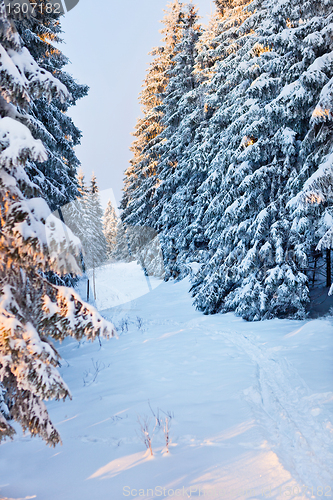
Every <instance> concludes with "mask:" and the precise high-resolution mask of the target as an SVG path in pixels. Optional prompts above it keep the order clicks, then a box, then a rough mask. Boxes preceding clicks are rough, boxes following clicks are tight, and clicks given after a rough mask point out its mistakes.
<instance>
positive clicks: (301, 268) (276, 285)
mask: <svg viewBox="0 0 333 500" xmlns="http://www.w3.org/2000/svg"><path fill="white" fill-rule="evenodd" d="M254 8H255V9H256V10H255V11H254ZM249 9H250V10H251V12H254V13H253V14H252V15H251V16H250V17H249V18H248V19H247V20H246V21H245V22H244V25H245V28H246V27H251V28H252V29H253V28H254V29H255V33H254V34H253V35H252V34H251V33H250V34H249V36H248V40H247V41H246V43H245V45H244V46H243V48H240V49H239V50H237V52H236V57H235V61H234V63H233V64H232V65H229V66H228V59H227V60H226V62H225V63H222V64H221V65H220V69H219V73H220V81H221V85H220V90H219V95H220V96H223V100H224V102H223V105H222V106H221V108H220V109H219V110H218V111H217V112H216V113H215V115H214V117H213V118H212V122H217V121H218V123H219V125H220V127H221V129H222V133H221V136H220V140H219V148H220V153H219V154H218V156H217V157H216V158H215V159H214V163H215V165H216V168H215V169H214V171H213V169H212V174H211V178H212V179H213V180H214V183H216V180H215V179H216V178H219V179H220V182H219V183H218V190H217V192H216V195H215V197H212V196H211V199H212V201H211V202H210V207H209V208H208V209H207V211H206V213H205V219H206V224H207V234H208V235H209V238H210V249H211V252H212V258H211V260H210V262H209V263H208V264H207V265H206V266H205V267H204V268H203V270H202V272H201V274H200V275H199V276H198V279H197V281H196V283H195V285H194V293H195V295H196V304H197V306H198V307H199V308H200V309H202V310H204V311H205V312H216V311H219V310H222V311H228V310H235V311H236V312H237V313H238V314H240V315H242V316H243V317H244V318H246V319H250V320H253V319H262V318H271V317H274V316H279V317H284V316H292V315H294V316H296V317H303V316H304V314H305V310H306V309H305V308H306V304H307V302H308V300H309V299H308V286H307V281H308V280H307V276H306V272H307V267H308V259H307V252H308V249H307V245H308V243H309V242H308V243H307V242H306V239H307V236H309V235H310V237H311V238H310V241H313V229H314V228H313V226H312V222H311V217H310V218H309V217H308V216H306V217H305V218H301V217H297V216H294V218H293V217H292V218H290V216H289V213H288V209H287V208H286V207H287V204H288V201H289V200H290V197H291V196H292V194H293V190H294V189H295V187H296V185H297V183H298V182H299V173H300V172H302V163H303V162H304V161H305V165H306V163H307V161H308V160H306V152H305V149H304V148H305V147H306V142H307V139H306V138H307V134H308V132H309V129H310V127H311V124H310V119H311V115H312V114H313V112H314V110H315V108H316V104H317V102H318V98H319V95H320V92H321V90H322V89H323V86H324V85H325V84H326V83H327V81H328V79H329V78H331V76H332V75H331V74H330V73H331V65H330V63H329V60H330V56H329V52H330V48H329V47H330V42H329V37H327V36H326V33H327V27H328V26H329V23H330V19H331V15H332V7H331V6H329V5H328V4H327V3H325V2H316V6H315V10H314V5H312V4H310V3H305V4H302V5H300V4H299V3H298V2H295V1H292V0H291V1H290V2H288V3H283V4H282V3H278V4H276V5H274V6H270V5H268V4H265V2H259V1H256V2H253V3H252V4H251V5H250V7H249ZM242 30H243V31H244V27H242ZM310 157H311V155H310ZM310 157H308V159H310ZM312 160H313V157H312ZM307 174H308V168H307V173H306V175H307ZM303 175H304V169H303ZM207 187H208V186H207V184H206V185H205V186H203V187H202V189H205V190H206V189H207ZM216 221H218V223H217V224H216ZM297 233H298V235H297Z"/></svg>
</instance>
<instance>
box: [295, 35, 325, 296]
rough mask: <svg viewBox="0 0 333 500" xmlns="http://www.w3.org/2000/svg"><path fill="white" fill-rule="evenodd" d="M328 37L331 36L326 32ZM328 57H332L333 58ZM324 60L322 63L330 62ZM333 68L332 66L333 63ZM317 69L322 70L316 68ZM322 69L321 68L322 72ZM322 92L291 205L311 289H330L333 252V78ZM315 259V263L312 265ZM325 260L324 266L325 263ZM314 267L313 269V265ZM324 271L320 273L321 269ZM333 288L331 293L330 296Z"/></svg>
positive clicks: (308, 135) (302, 152) (312, 119)
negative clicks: (313, 287) (305, 260)
mask: <svg viewBox="0 0 333 500" xmlns="http://www.w3.org/2000/svg"><path fill="white" fill-rule="evenodd" d="M324 33H325V34H327V33H328V30H327V29H326V30H325V31H324ZM328 57H331V56H330V54H329V55H328ZM328 57H327V56H326V57H323V58H322V59H321V60H320V61H319V62H325V60H326V62H327V59H328ZM332 60H333V58H332ZM331 64H332V63H331ZM317 67H320V66H319V64H317ZM322 68H323V66H321V69H322ZM325 75H326V76H331V78H330V79H329V80H328V82H327V83H326V85H324V87H323V88H322V91H321V93H320V97H319V100H318V102H317V105H316V107H315V109H314V111H313V113H312V117H311V127H310V130H309V132H308V134H307V136H306V138H305V140H304V141H303V144H302V149H301V153H300V154H301V155H302V158H303V162H302V168H301V171H300V173H299V175H298V176H297V177H296V179H295V181H294V183H293V191H294V193H297V191H299V192H298V193H297V194H296V196H295V197H294V198H293V199H292V200H291V201H290V202H289V207H290V210H291V211H292V217H293V225H292V237H293V238H294V240H295V246H297V247H298V248H300V250H301V251H303V252H304V253H305V254H306V256H307V259H308V260H309V261H310V265H309V266H308V267H309V271H308V278H309V280H311V281H312V285H314V284H317V285H319V286H320V285H321V286H325V285H326V286H327V287H331V285H332V276H331V275H332V269H331V249H332V248H333V134H332V121H333V74H332V72H331V74H330V75H328V74H327V72H326V71H325ZM311 257H312V262H311ZM324 260H326V262H325V263H324V262H323V261H324ZM311 264H312V265H311ZM320 265H321V267H324V269H323V271H324V272H322V273H321V276H320V273H319V272H318V271H319V268H320ZM332 292H333V289H332V288H331V289H330V291H329V293H330V294H331V293H332Z"/></svg>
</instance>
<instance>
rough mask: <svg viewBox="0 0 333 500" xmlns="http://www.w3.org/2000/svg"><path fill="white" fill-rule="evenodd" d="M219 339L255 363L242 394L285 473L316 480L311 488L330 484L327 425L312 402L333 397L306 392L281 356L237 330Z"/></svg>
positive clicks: (331, 470) (331, 466)
mask: <svg viewBox="0 0 333 500" xmlns="http://www.w3.org/2000/svg"><path fill="white" fill-rule="evenodd" d="M222 335H223V336H224V337H225V338H227V339H228V340H229V341H231V342H233V343H234V344H235V345H237V346H238V347H240V348H241V349H243V350H244V352H245V353H246V354H247V355H248V356H249V357H250V359H251V361H252V362H253V363H254V364H255V365H256V385H255V386H254V387H253V386H252V387H250V388H249V389H247V390H245V391H244V394H245V396H246V399H247V400H248V401H249V403H250V404H251V406H252V409H253V412H254V415H255V416H256V419H257V421H258V422H260V423H261V424H262V426H263V428H264V429H265V430H266V433H267V439H269V440H270V442H272V443H273V444H274V451H275V452H276V453H277V454H278V456H279V458H280V459H281V460H282V462H283V463H284V465H285V466H286V468H287V469H288V470H293V471H295V472H296V473H297V475H298V479H299V481H300V482H301V483H303V484H305V485H306V484H307V481H308V479H309V477H315V478H316V484H313V485H312V486H314V489H316V488H317V487H320V486H321V485H323V484H325V485H331V484H333V454H332V431H333V428H332V426H330V425H329V418H330V416H329V414H328V413H327V412H325V411H323V410H322V409H320V408H313V403H314V402H315V401H316V399H317V402H318V403H320V399H324V400H325V399H326V400H332V399H333V393H327V394H322V395H318V396H319V397H318V396H317V398H316V397H315V398H314V397H311V396H310V390H309V388H308V387H307V385H306V384H305V382H304V381H303V380H302V378H301V377H300V376H299V374H298V373H297V371H296V370H295V368H294V367H293V366H292V365H291V364H290V363H288V361H287V360H286V359H285V358H283V357H282V358H281V357H280V356H279V355H277V354H273V355H272V354H271V353H270V352H267V350H266V349H264V348H262V347H259V346H258V345H256V344H255V342H254V340H253V338H251V336H250V335H248V336H245V335H244V334H240V333H238V332H236V331H234V332H230V333H228V334H227V333H225V332H223V333H222Z"/></svg>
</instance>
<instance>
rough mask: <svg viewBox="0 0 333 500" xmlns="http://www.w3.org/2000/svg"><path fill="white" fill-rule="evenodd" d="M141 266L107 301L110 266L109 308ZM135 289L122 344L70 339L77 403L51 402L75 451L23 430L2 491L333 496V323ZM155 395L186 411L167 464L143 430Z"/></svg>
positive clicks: (116, 498) (6, 460)
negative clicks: (257, 317)
mask: <svg viewBox="0 0 333 500" xmlns="http://www.w3.org/2000/svg"><path fill="white" fill-rule="evenodd" d="M129 271H130V273H131V274H130V276H127V278H126V279H123V280H122V283H121V287H122V288H119V290H118V289H116V287H115V283H114V281H113V282H112V283H111V285H112V289H111V288H110V290H111V292H110V295H109V297H105V299H103V294H107V293H108V289H107V283H108V279H107V276H106V274H105V273H104V274H103V276H102V278H101V279H102V283H101V287H99V285H98V288H97V293H99V294H100V300H101V301H102V303H104V304H106V303H108V301H110V300H111V299H112V300H116V301H118V302H117V303H119V300H121V297H123V298H124V301H125V300H127V299H128V298H129V297H130V295H129V293H128V292H127V290H126V287H125V285H124V283H126V282H127V283H129V284H130V283H131V278H132V280H133V279H134V278H133V276H136V275H135V274H133V269H132V268H131V269H130V268H129ZM116 272H117V270H116V269H113V270H112V273H113V276H115V275H116ZM121 272H122V273H123V272H124V268H122V269H121ZM140 283H141V285H140ZM134 285H135V286H134V289H135V290H136V292H135V293H136V297H137V298H136V299H135V300H132V301H130V302H126V303H124V304H122V305H118V306H117V307H113V308H110V309H108V310H106V311H104V314H105V315H106V316H107V317H109V318H110V319H112V320H113V321H114V322H115V324H116V325H117V326H118V330H119V333H120V336H119V339H118V340H111V341H109V342H103V345H102V348H101V347H100V346H99V344H98V343H95V344H92V345H91V344H89V343H86V342H82V343H81V344H80V345H78V344H77V343H75V342H73V341H71V340H69V341H66V342H65V343H64V344H63V345H62V346H61V348H60V349H61V354H62V356H63V358H64V360H65V362H64V363H63V366H62V368H61V371H62V374H63V376H64V378H65V380H66V382H67V383H68V385H69V386H70V388H71V390H72V394H73V401H67V402H66V403H57V402H50V403H49V405H48V406H49V410H50V413H51V416H52V419H53V421H54V423H55V424H56V426H57V427H58V429H59V431H60V433H61V436H62V439H63V446H62V447H58V448H56V449H55V450H53V449H49V448H47V447H46V446H45V445H44V443H42V442H41V441H40V440H39V439H33V440H31V439H30V438H28V437H25V436H22V435H21V434H20V433H19V434H18V435H17V437H16V438H15V440H14V442H13V443H10V442H9V443H5V444H4V445H2V446H1V447H0V498H11V499H15V500H17V499H24V498H29V497H30V498H36V499H37V500H95V499H96V500H111V499H112V500H122V499H124V498H130V499H132V498H147V499H148V498H155V499H156V498H177V497H178V498H190V497H191V498H198V497H202V498H207V499H209V500H254V499H256V500H259V499H264V498H272V499H276V500H282V499H286V498H288V499H293V500H300V499H301V498H309V497H311V493H312V492H313V498H320V497H321V496H323V497H325V498H327V497H329V496H330V495H333V494H332V487H333V481H332V479H333V478H332V470H333V463H332V451H333V447H332V437H333V426H332V420H333V419H332V417H333V392H332V390H333V382H332V381H333V335H332V330H333V329H332V322H331V321H332V320H312V321H303V322H300V321H286V320H283V321H282V320H274V321H269V322H261V323H245V322H244V321H242V320H241V319H239V318H236V317H235V316H234V315H232V314H227V315H216V316H210V317H209V316H203V315H202V314H200V313H199V312H197V311H195V310H193V308H192V307H191V298H190V297H189V295H188V293H187V290H188V283H186V282H185V281H184V282H181V283H178V284H172V283H162V284H160V285H159V286H157V287H156V288H155V289H154V290H153V292H151V293H149V294H146V295H144V294H145V293H146V291H147V290H146V288H145V287H146V286H147V285H146V284H145V282H144V281H143V280H142V278H140V277H138V278H137V282H136V283H134ZM140 287H141V290H142V292H140ZM102 290H103V294H102V293H101V291H102ZM120 292H121V293H120ZM140 295H141V296H140ZM112 297H113V298H112ZM96 367H98V368H99V369H98V372H97V373H96ZM148 400H149V402H150V405H151V407H152V408H153V410H154V411H155V412H156V411H157V408H159V409H160V414H161V415H163V412H162V410H164V411H165V412H168V411H170V412H171V413H172V415H173V416H174V417H173V419H172V422H171V440H172V443H171V446H170V453H169V455H166V454H165V453H164V452H163V450H164V447H165V442H164V436H163V431H162V430H158V429H157V430H155V434H154V437H153V442H152V444H153V451H154V458H153V459H150V458H149V457H148V456H147V455H145V447H144V445H143V443H142V441H141V440H140V438H139V436H138V434H140V429H139V426H138V422H137V417H138V415H141V416H143V415H147V416H150V417H152V413H151V411H150V408H149V405H148ZM152 424H153V422H152ZM128 488H129V489H128ZM164 488H165V489H164ZM176 492H177V493H176ZM321 493H323V495H321Z"/></svg>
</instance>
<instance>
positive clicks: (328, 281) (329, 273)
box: [326, 248, 332, 287]
mask: <svg viewBox="0 0 333 500" xmlns="http://www.w3.org/2000/svg"><path fill="white" fill-rule="evenodd" d="M326 286H327V287H331V286H332V261H331V249H330V248H328V249H327V250H326Z"/></svg>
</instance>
